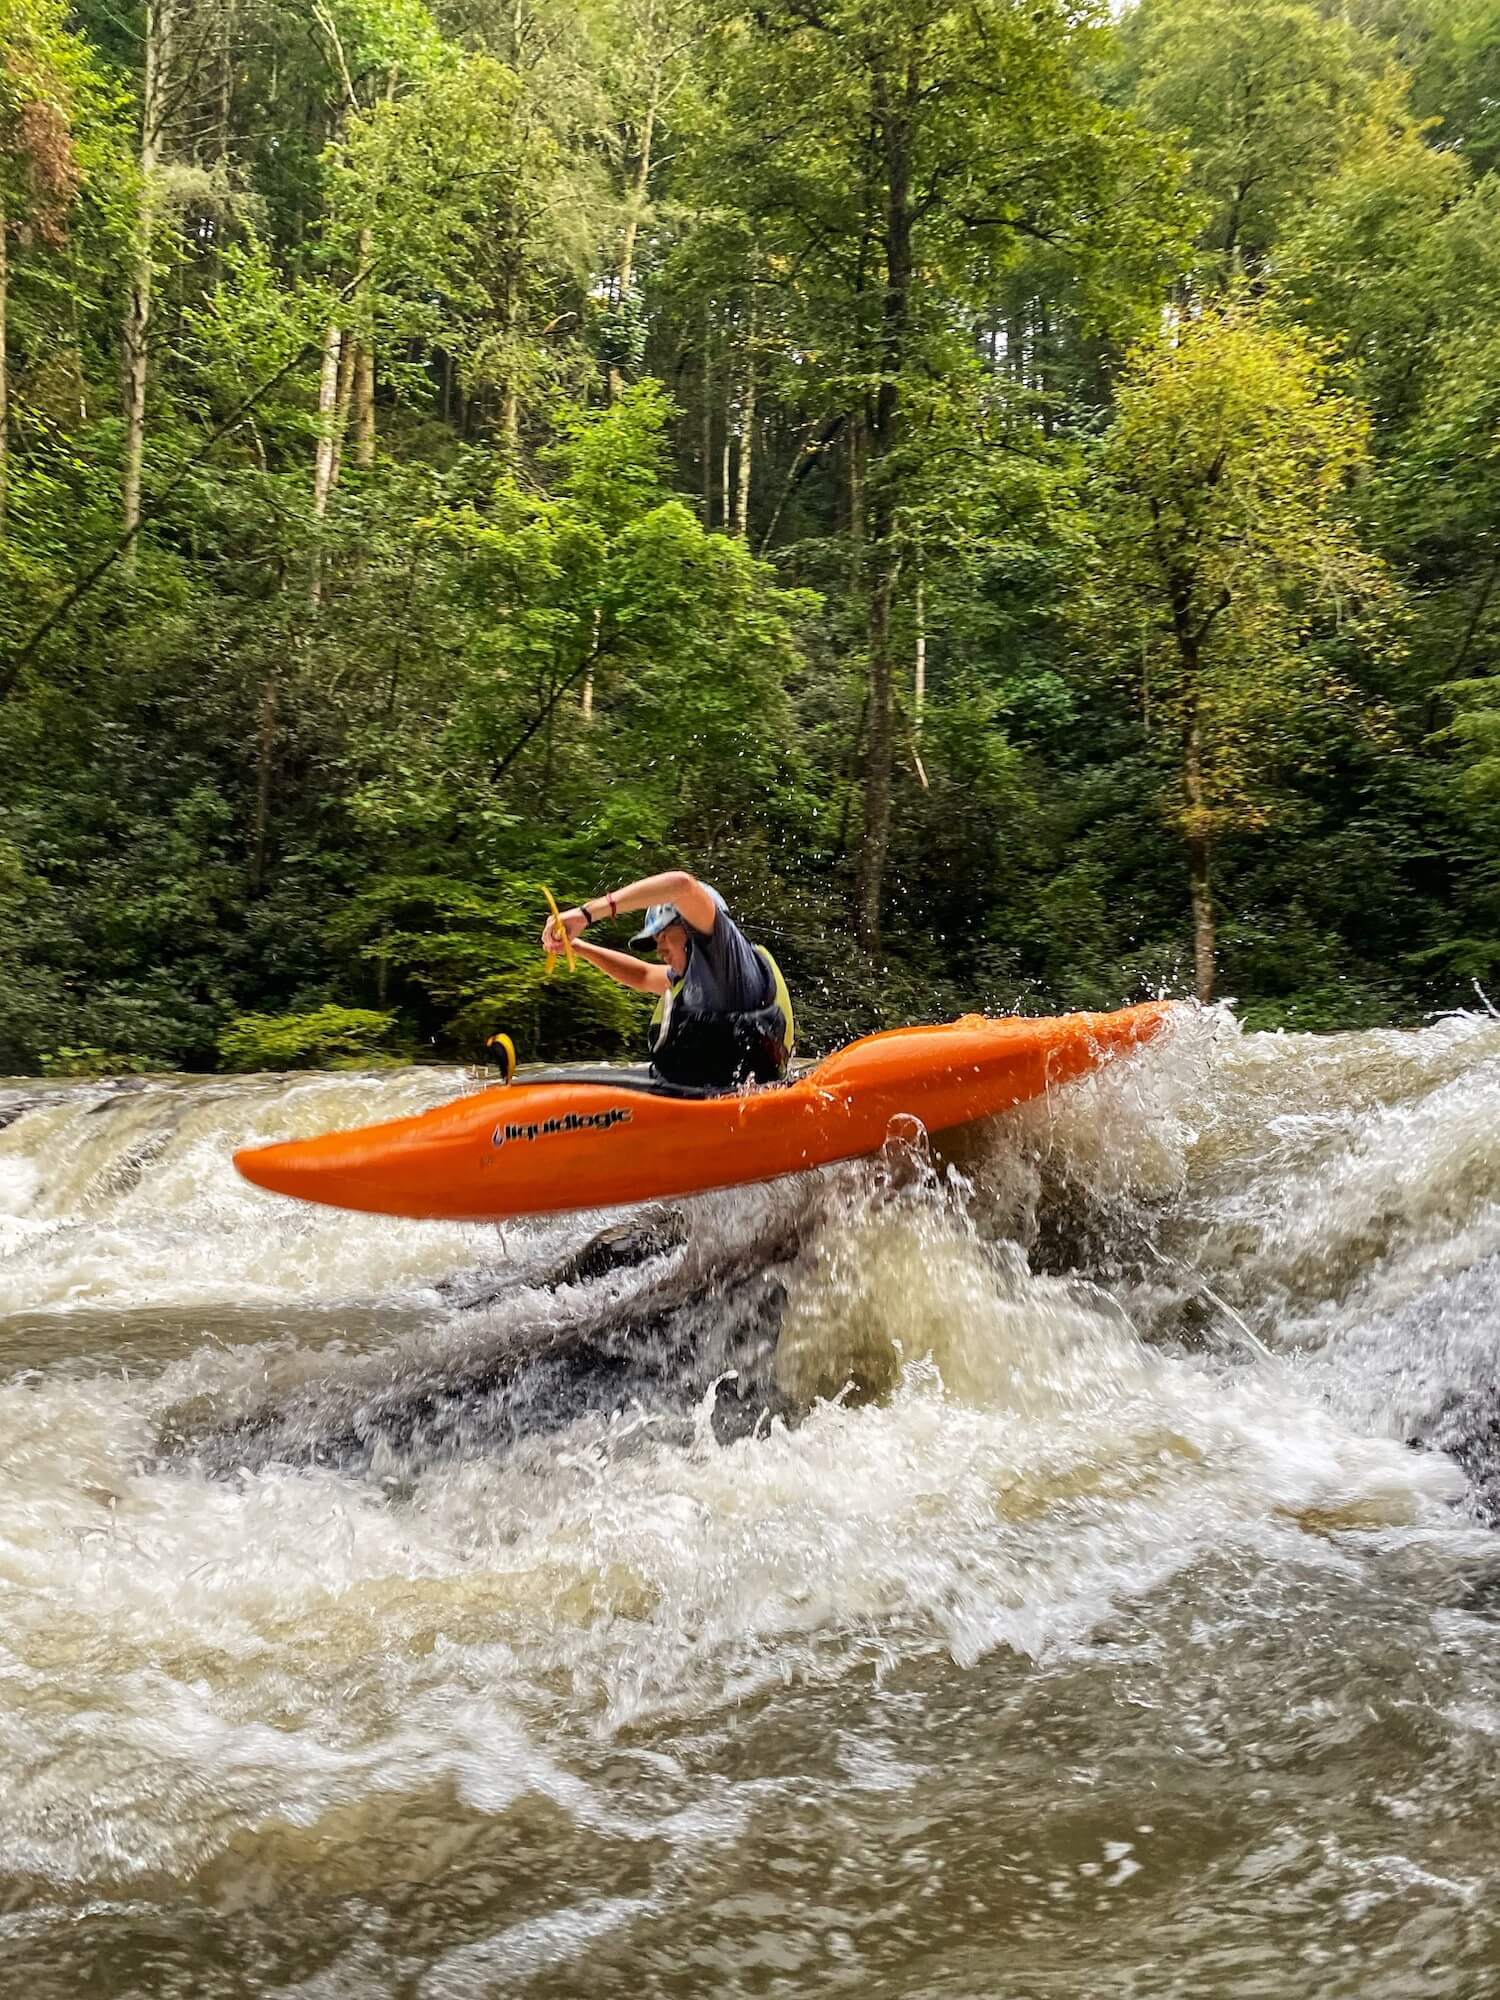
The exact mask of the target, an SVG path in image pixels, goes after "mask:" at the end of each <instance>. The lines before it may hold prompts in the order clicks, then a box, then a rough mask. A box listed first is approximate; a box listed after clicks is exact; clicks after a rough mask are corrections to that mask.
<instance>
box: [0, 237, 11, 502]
mask: <svg viewBox="0 0 1500 2000" xmlns="http://www.w3.org/2000/svg"><path fill="white" fill-rule="evenodd" d="M5 231H6V219H5V202H4V200H3V199H0V541H3V540H4V539H5V515H6V510H7V508H8V506H9V504H10V377H9V375H8V374H7V372H6V366H5V339H6V330H7V320H6V313H7V308H8V306H9V301H10V262H9V258H8V254H7V247H6V241H5Z"/></svg>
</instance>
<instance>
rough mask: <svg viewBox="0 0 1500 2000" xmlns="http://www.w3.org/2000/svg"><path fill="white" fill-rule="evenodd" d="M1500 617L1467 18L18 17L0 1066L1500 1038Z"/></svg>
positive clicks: (972, 6) (1498, 486)
mask: <svg viewBox="0 0 1500 2000" xmlns="http://www.w3.org/2000/svg"><path fill="white" fill-rule="evenodd" d="M1497 584H1500V0H1321V3H1320V0H1140V4H1138V5H1135V6H1127V7H1123V8H1122V7H1118V6H1117V7H1115V8H1113V9H1111V8H1110V7H1108V6H1106V5H1102V4H1101V5H1091V4H1089V0H965V4H963V5H961V6H949V5H937V4H932V0H756V4H753V5H744V4H742V3H741V0H431V4H424V0H145V4H141V0H81V4H78V5H76V6H68V5H64V4H62V0H0V1070H4V1071H8V1072H12V1073H28V1074H29V1073H39V1072H40V1073H52V1074H68V1073H74V1072H87V1071H107V1070H117V1071H118V1070H125V1071H129V1070H148V1069H189V1070H204V1069H213V1068H215V1067H229V1068H236V1067H238V1068H253V1067H274V1068H279V1067H288V1066H295V1065H298V1064H305V1063H325V1062H338V1061H343V1062H348V1061H355V1060H360V1061H367V1060H407V1059H410V1058H412V1057H414V1056H415V1057H427V1058H433V1057H441V1058H444V1059H450V1060H451V1059H455V1058H457V1059H463V1060H473V1059H475V1058H477V1057H479V1056H481V1055H482V1052H483V1048H484V1043H485V1039H486V1037H487V1036H488V1035H490V1034H492V1033H494V1032H495V1031H496V1030H498V1029H505V1030H507V1031H509V1032H510V1033H511V1034H512V1035H513V1036H514V1037H515V1039H516V1041H517V1043H518V1045H519V1046H520V1049H521V1053H522V1056H523V1059H525V1058H530V1057H559V1056H560V1057H567V1056H574V1055H583V1054H615V1053H621V1052H634V1051H635V1050H636V1049H637V1046H638V1044H639V1040H640V1036H641V1033H642V1027H643V1022H642V1010H641V1009H640V1008H639V1006H638V1005H637V1004H633V1003H632V1001H631V999H630V998H629V996H626V995H624V994H622V993H621V992H620V991H619V990H618V989H616V988H614V987H611V986H610V985H609V984H608V983H607V982H606V981H604V980H602V979H599V978H596V977H592V976H589V975H587V974H584V973H579V974H578V975H577V976H574V977H570V976H568V975H567V974H566V972H562V973H560V974H559V975H558V976H556V977H547V976H546V969H545V966H544V961H543V958H542V955H541V953H540V952H539V950H538V947H537V938H538V933H539V930H540V926H541V922H542V920H543V917H544V915H545V904H544V890H543V885H544V884H545V885H548V886H550V887H551V888H552V889H554V890H555V892H556V894H557V895H558V897H559V898H560V899H561V900H562V901H563V902H564V903H568V902H572V901H575V900H577V899H579V898H581V897H583V896H585V895H590V894H595V893H598V892H599V891H601V890H603V889H607V888H609V887H610V886H612V885H614V884H616V883H619V882H621V881H625V880H629V879H631V878H632V877H634V876H637V875H640V874H642V873H646V872H650V871H652V870H655V869H658V868H666V867H686V868H689V869H691V870H693V871H694V872H695V873H698V874H700V875H702V876H704V877H705V878H707V879H708V880H710V881H712V882H713V883H714V884H715V885H716V886H717V887H718V888H719V889H720V890H721V891H722V892H723V893H724V895H725V896H726V897H727V898H728V900H729V903H730V906H731V908H732V909H733V910H734V911H735V913H736V915H737V916H739V917H740V918H741V920H742V921H743V922H744V924H745V926H746V928H747V930H748V931H749V932H750V934H751V935H752V936H753V937H756V938H758V939H760V940H761V941H763V942H765V943H766V944H767V945H769V946H770V948H771V949H772V950H773V951H774V952H775V953H776V954H777V956H778V958H779V959H780V961H781V963H782V965H783V966H784V968H785V970H786V972H787V974H788V977H789V979H790V981H791V983H792V986H793V989H794V991H795V992H796V994H797V996H798V1000H799V1013H800V1017H801V1020H802V1023H803V1038H804V1043H805V1045H808V1046H810V1047H811V1048H827V1047H829V1046H831V1045H833V1044H834V1043H835V1042H837V1041H838V1040H840V1039H842V1038H845V1037H847V1036H848V1035H849V1034H851V1033H853V1032H858V1031H863V1030H865V1029H868V1028H871V1027H875V1026H883V1025H891V1024H894V1023H897V1022H901V1021H908V1020H934V1019H942V1018H946V1017H948V1016H951V1015H953V1014H955V1013H957V1012H960V1011H963V1010H965V1009H973V1008H976V1007H977V1008H982V1009H985V1010H987V1011H995V1012H1015V1011H1024V1012H1032V1013H1054V1012H1063V1011H1066V1010H1069V1009H1074V1008H1088V1007H1110V1006H1115V1005H1119V1004H1123V1003H1125V1002H1127V1001H1129V1000H1132V999H1138V998H1141V997H1144V996H1146V995H1148V994H1154V993H1168V994H1181V995H1188V994H1193V993H1196V994H1197V995H1198V996H1199V997H1201V998H1204V999H1209V998H1219V997H1223V998H1228V999H1233V1000H1234V1001H1235V1002H1236V1003H1237V1007H1238V1011H1239V1013H1240V1016H1241V1018H1242V1019H1243V1020H1244V1021H1246V1022H1247V1023H1248V1024H1250V1025H1252V1026H1255V1027H1280V1026H1284V1027H1287V1028H1307V1029H1337V1028H1352V1027H1363V1026H1373V1025H1381V1024H1395V1025H1401V1024H1412V1023H1416V1022H1418V1021H1420V1020H1421V1019H1422V1018H1424V1016H1426V1015H1429V1014H1431V1013H1432V1012H1434V1011H1439V1010H1442V1009H1445V1008H1452V1007H1459V1006H1478V1005H1480V1004H1482V996H1483V994H1484V992H1485V990H1486V987H1487V983H1488V982H1490V981H1492V980H1500V589H1497ZM618 928H619V932H620V935H621V936H623V934H624V929H625V927H624V925H623V924H622V925H621V926H620V927H618ZM608 934H609V933H608V927H606V929H605V932H604V935H605V936H607V935H608Z"/></svg>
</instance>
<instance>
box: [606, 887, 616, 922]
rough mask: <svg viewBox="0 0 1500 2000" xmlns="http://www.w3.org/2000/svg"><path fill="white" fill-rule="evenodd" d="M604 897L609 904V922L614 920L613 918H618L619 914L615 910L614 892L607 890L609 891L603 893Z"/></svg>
mask: <svg viewBox="0 0 1500 2000" xmlns="http://www.w3.org/2000/svg"><path fill="white" fill-rule="evenodd" d="M605 897H606V900H607V901H608V903H609V914H610V917H611V920H613V919H614V918H615V917H617V916H618V915H619V914H620V913H619V911H618V910H617V909H616V908H615V896H614V891H613V890H612V889H609V890H606V891H605Z"/></svg>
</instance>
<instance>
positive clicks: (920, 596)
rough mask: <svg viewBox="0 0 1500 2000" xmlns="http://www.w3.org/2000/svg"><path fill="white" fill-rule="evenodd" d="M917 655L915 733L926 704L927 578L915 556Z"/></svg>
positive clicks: (913, 696)
mask: <svg viewBox="0 0 1500 2000" xmlns="http://www.w3.org/2000/svg"><path fill="white" fill-rule="evenodd" d="M916 610H917V656H916V659H915V661H914V663H913V668H912V714H913V716H914V717H915V734H916V735H918V736H920V735H921V734H922V710H923V709H924V708H925V707H926V706H927V580H926V578H925V577H924V576H923V574H922V558H921V554H920V552H919V553H918V556H917V606H916Z"/></svg>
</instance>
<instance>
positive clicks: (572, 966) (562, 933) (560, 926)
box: [542, 882, 578, 978]
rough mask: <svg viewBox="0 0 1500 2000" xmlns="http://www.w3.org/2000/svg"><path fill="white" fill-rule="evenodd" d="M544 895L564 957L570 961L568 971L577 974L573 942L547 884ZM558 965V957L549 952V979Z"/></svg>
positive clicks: (543, 891) (544, 884)
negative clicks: (560, 940) (560, 941)
mask: <svg viewBox="0 0 1500 2000" xmlns="http://www.w3.org/2000/svg"><path fill="white" fill-rule="evenodd" d="M542 894H543V895H544V896H545V897H546V898H547V908H548V909H549V910H550V911H551V912H552V920H553V922H554V923H555V924H556V925H557V930H558V935H559V937H561V939H562V946H563V957H564V958H565V959H566V960H567V961H568V970H569V972H576V971H577V970H578V961H577V959H576V958H574V956H573V940H572V939H571V938H570V937H569V936H568V928H567V925H566V924H565V923H564V922H563V920H562V911H561V910H560V909H559V908H558V907H557V898H556V897H555V896H554V895H553V893H552V891H551V890H550V889H549V888H548V887H547V885H546V883H545V882H544V883H543V884H542ZM556 963H557V960H556V957H555V956H554V955H553V953H551V952H548V954H547V975H548V977H549V978H550V977H551V975H552V968H553V966H554V965H556Z"/></svg>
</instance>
